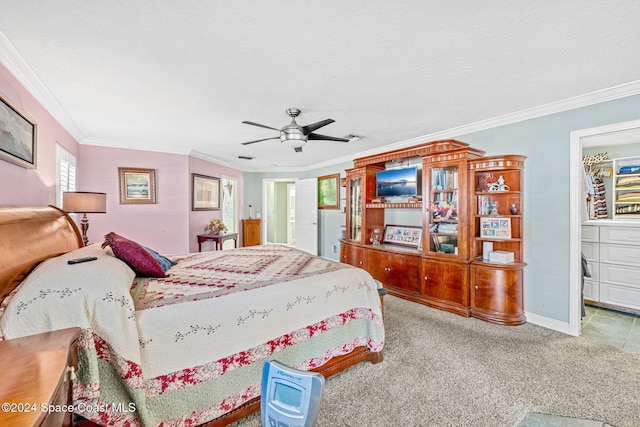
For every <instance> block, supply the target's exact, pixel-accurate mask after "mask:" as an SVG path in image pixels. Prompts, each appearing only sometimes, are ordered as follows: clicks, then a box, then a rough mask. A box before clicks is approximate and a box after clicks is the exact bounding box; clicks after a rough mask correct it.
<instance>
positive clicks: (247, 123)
mask: <svg viewBox="0 0 640 427" xmlns="http://www.w3.org/2000/svg"><path fill="white" fill-rule="evenodd" d="M242 123H244V124H246V125H251V126H258V127H261V128H265V129H272V130H277V131H278V132H279V131H280V129H276V128H272V127H271V126H267V125H261V124H260V123H255V122H250V121H247V120H245V121H244V122H242Z"/></svg>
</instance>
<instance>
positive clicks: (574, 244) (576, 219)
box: [567, 120, 640, 336]
mask: <svg viewBox="0 0 640 427" xmlns="http://www.w3.org/2000/svg"><path fill="white" fill-rule="evenodd" d="M637 128H640V120H632V121H628V122H621V123H614V124H610V125H605V126H598V127H593V128H588V129H580V130H576V131H573V132H571V134H570V144H569V161H570V163H569V171H570V175H569V180H570V190H569V214H570V221H571V225H570V230H569V260H570V265H569V330H568V331H567V333H568V334H569V335H574V336H579V335H580V332H581V327H582V310H581V304H580V301H581V299H580V295H581V293H582V277H581V276H582V264H581V257H580V254H581V252H582V242H581V238H582V228H581V225H582V221H581V218H582V215H581V212H580V209H582V197H583V195H582V193H583V184H584V176H583V174H584V172H583V170H582V138H585V137H588V136H595V135H604V134H611V133H615V132H620V131H628V130H632V129H637Z"/></svg>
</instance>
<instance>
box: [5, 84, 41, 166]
mask: <svg viewBox="0 0 640 427" xmlns="http://www.w3.org/2000/svg"><path fill="white" fill-rule="evenodd" d="M36 129H37V126H36V122H34V121H33V120H32V119H30V118H29V117H28V116H27V115H26V114H25V113H23V112H21V111H20V110H19V109H18V107H17V106H16V105H14V104H13V103H12V102H11V101H9V100H8V99H7V98H5V97H4V96H3V95H2V94H1V93H0V159H3V160H6V161H8V162H11V163H13V164H16V165H18V166H22V167H23V168H27V169H35V168H36Z"/></svg>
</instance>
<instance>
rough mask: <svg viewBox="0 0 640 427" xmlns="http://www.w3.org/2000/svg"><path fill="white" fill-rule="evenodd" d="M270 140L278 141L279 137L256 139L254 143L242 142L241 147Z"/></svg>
mask: <svg viewBox="0 0 640 427" xmlns="http://www.w3.org/2000/svg"><path fill="white" fill-rule="evenodd" d="M270 139H280V137H279V136H274V137H273V138H263V139H256V140H255V141H247V142H243V143H242V145H249V144H255V143H256V142H262V141H268V140H270Z"/></svg>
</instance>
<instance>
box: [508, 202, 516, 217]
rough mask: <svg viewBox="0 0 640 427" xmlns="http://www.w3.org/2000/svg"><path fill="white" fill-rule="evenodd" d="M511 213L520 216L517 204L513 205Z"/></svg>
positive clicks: (510, 209)
mask: <svg viewBox="0 0 640 427" xmlns="http://www.w3.org/2000/svg"><path fill="white" fill-rule="evenodd" d="M509 212H511V215H517V214H518V204H517V203H511V207H510V208H509Z"/></svg>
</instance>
